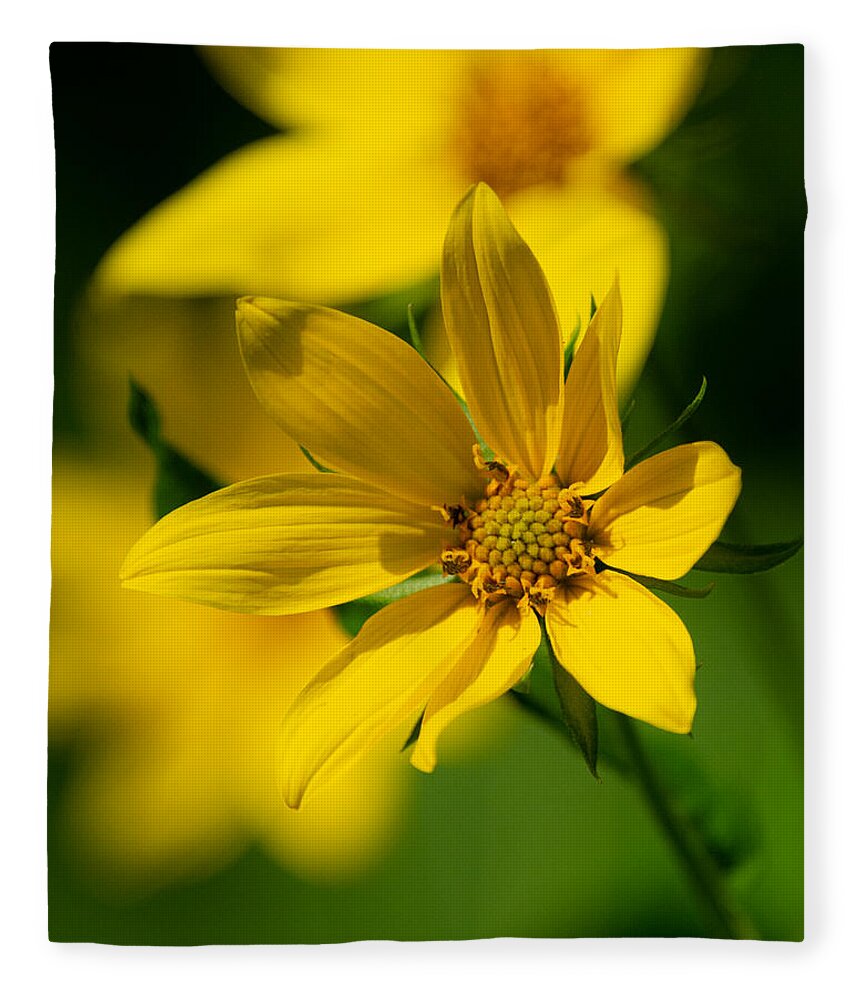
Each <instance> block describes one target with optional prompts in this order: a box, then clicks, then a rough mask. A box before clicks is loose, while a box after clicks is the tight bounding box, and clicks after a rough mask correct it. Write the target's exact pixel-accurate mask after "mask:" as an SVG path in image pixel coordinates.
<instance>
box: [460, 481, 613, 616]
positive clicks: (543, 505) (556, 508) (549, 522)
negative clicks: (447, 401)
mask: <svg viewBox="0 0 860 1000" xmlns="http://www.w3.org/2000/svg"><path fill="white" fill-rule="evenodd" d="M492 474H493V478H492V479H491V481H490V482H489V483H488V485H487V489H486V495H485V496H484V497H483V498H482V499H481V500H479V501H478V502H477V504H475V507H474V509H473V510H472V511H471V512H469V513H467V515H466V516H465V519H464V520H463V521H462V523H460V525H459V531H460V537H461V540H462V547H453V546H452V547H450V548H448V549H446V550H445V552H443V553H442V565H443V567H444V569H445V571H446V572H448V573H451V574H452V575H456V576H459V577H460V578H461V579H462V580H464V581H465V582H466V583H468V584H470V585H471V587H472V590H473V592H474V594H475V596H476V597H478V598H479V599H481V600H484V601H487V602H490V603H493V602H495V601H498V600H500V599H504V598H506V597H507V598H514V599H516V600H518V601H527V602H528V603H529V604H531V605H532V606H533V607H535V608H536V609H537V610H541V609H542V608H543V607H545V605H546V604H547V602H548V601H549V600H550V599H551V597H552V594H553V592H554V591H555V588H556V587H557V586H558V585H559V584H560V583H561V582H562V581H563V580H565V579H566V578H567V577H569V576H571V575H573V574H577V573H593V572H594V559H593V558H592V556H591V554H590V549H591V546H590V543H589V540H588V516H589V508H590V507H591V503H590V502H589V501H583V500H582V499H581V498H580V497H579V496H577V495H576V494H575V493H574V492H573V491H572V490H570V489H567V488H563V487H562V485H561V483H560V482H559V480H558V477H556V476H555V475H549V476H545V477H544V478H543V479H540V480H538V481H537V482H529V481H528V480H526V479H522V478H520V477H519V476H518V475H516V474H515V473H512V472H510V471H509V470H507V469H506V468H504V467H503V466H501V465H500V464H499V463H492Z"/></svg>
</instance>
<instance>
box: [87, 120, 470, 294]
mask: <svg viewBox="0 0 860 1000" xmlns="http://www.w3.org/2000/svg"><path fill="white" fill-rule="evenodd" d="M464 187H465V185H464V184H463V183H462V181H460V180H459V179H458V178H457V177H456V176H453V175H449V173H448V172H446V171H445V170H440V169H439V168H438V165H437V164H435V163H434V162H431V161H430V159H429V158H428V156H427V155H425V154H424V153H422V152H421V151H420V150H418V149H414V148H412V149H410V148H409V146H408V144H405V143H404V141H403V139H402V137H400V136H398V137H397V141H396V142H392V143H389V144H388V145H387V148H386V151H385V155H384V156H382V155H379V153H378V151H377V154H376V155H374V156H373V157H372V158H362V157H360V156H356V155H355V150H354V149H353V147H351V146H348V145H345V144H337V143H330V144H323V143H314V142H310V141H309V140H307V139H300V138H298V137H295V138H293V137H291V138H285V137H283V136H276V137H273V138H271V139H264V140H261V141H259V142H256V143H253V144H251V145H249V146H246V147H244V148H243V149H240V150H238V151H237V152H235V153H232V154H230V155H229V156H227V157H225V158H224V159H222V160H221V161H219V162H218V163H216V164H215V165H214V166H212V167H210V168H209V169H208V170H206V171H205V172H204V173H202V174H201V175H200V176H199V177H197V178H195V179H194V180H193V181H192V182H191V183H190V184H188V185H186V187H184V188H182V189H181V190H180V191H178V192H177V193H176V194H174V195H172V196H171V197H170V198H168V199H166V200H165V201H164V202H162V203H161V204H160V205H158V206H157V207H156V208H154V209H153V210H152V211H151V212H150V213H149V214H148V215H146V216H144V218H143V219H142V220H141V221H140V222H138V223H137V224H136V225H134V226H132V227H131V229H129V230H128V231H127V232H126V233H124V234H123V236H121V237H120V239H119V240H118V241H117V242H116V243H115V244H114V246H113V247H112V248H111V249H110V250H109V251H108V253H107V255H106V256H105V258H104V259H103V260H102V262H101V264H100V266H99V268H98V270H97V272H96V275H95V279H94V287H93V294H94V295H95V296H96V297H102V298H103V297H113V296H117V295H165V296H200V295H206V296H211V295H251V294H253V295H270V296H275V297H280V298H295V299H302V300H307V301H311V302H313V301H322V302H329V303H341V302H354V301H358V300H362V299H369V298H373V297H376V296H380V295H383V294H386V293H387V292H389V291H390V290H391V289H392V288H397V287H400V286H406V285H412V284H415V283H417V282H420V281H424V280H426V279H428V278H430V277H432V276H433V275H434V274H435V273H436V271H437V269H438V261H439V247H440V246H441V244H442V239H443V237H444V234H445V225H446V222H447V219H448V217H449V215H450V213H451V210H452V209H453V207H454V206H455V205H456V203H457V199H458V198H459V197H461V195H462V192H463V189H464Z"/></svg>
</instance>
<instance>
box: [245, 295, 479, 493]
mask: <svg viewBox="0 0 860 1000" xmlns="http://www.w3.org/2000/svg"><path fill="white" fill-rule="evenodd" d="M236 317H237V326H238V330H239V342H240V344H241V347H242V356H243V358H244V360H245V366H246V368H247V370H248V376H249V378H250V380H251V384H252V385H253V387H254V391H255V392H256V393H257V396H258V398H259V400H260V402H261V403H262V404H263V406H264V407H265V408H266V409H267V410H268V412H269V413H270V414H271V416H272V417H273V418H274V419H275V420H276V421H277V422H278V423H279V424H280V425H281V427H283V428H284V430H286V432H287V433H288V434H289V435H290V436H291V437H292V438H293V439H294V440H296V441H298V442H299V443H300V444H303V445H304V446H305V447H306V448H308V449H309V450H310V452H311V453H312V454H313V455H314V457H315V458H317V459H318V460H319V461H320V462H322V463H323V464H324V465H327V466H330V467H332V468H335V469H337V470H339V471H341V472H346V473H349V474H351V475H354V476H357V477H358V478H359V479H362V480H364V481H366V482H370V483H373V484H374V485H376V486H378V487H380V488H382V489H385V490H387V491H389V492H390V493H393V494H394V495H396V496H400V497H403V498H405V499H407V500H411V501H413V502H415V503H422V504H427V505H437V506H441V505H443V504H445V503H449V504H456V503H458V502H459V501H460V500H461V498H462V497H464V496H465V497H474V496H478V495H480V493H481V492H482V489H483V481H482V480H481V477H480V476H479V474H478V471H477V469H476V468H475V464H474V460H473V457H472V446H473V444H474V443H475V436H474V434H473V433H472V429H471V427H470V426H469V421H468V419H467V417H466V415H465V414H464V413H463V411H462V409H461V408H460V405H459V404H458V403H457V400H456V399H455V397H454V395H453V393H452V392H451V391H450V390H449V389H448V387H447V386H446V385H445V383H444V382H443V381H442V380H441V379H440V378H439V376H438V375H437V374H436V373H435V372H434V371H433V369H432V368H430V366H429V365H427V364H426V363H425V362H424V361H423V360H422V358H421V356H420V355H419V354H418V353H417V352H416V351H415V350H414V349H413V348H412V347H410V346H409V345H408V344H406V343H405V342H404V341H402V340H400V339H399V338H398V337H395V336H394V334H391V333H387V332H386V331H385V330H381V329H380V328H379V327H376V326H373V325H371V324H370V323H365V322H364V321H363V320H360V319H356V318H355V317H353V316H348V315H346V313H339V312H336V311H334V310H332V309H324V308H322V307H315V306H300V305H294V304H292V303H288V302H280V301H278V300H275V299H257V298H254V299H242V300H240V302H239V304H238V307H237V313H236Z"/></svg>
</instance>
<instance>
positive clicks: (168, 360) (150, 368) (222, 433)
mask: <svg viewBox="0 0 860 1000" xmlns="http://www.w3.org/2000/svg"><path fill="white" fill-rule="evenodd" d="M235 309H236V300H235V298H231V299H160V298H149V297H148V298H126V299H122V300H117V301H115V302H112V303H111V304H110V306H99V307H97V308H90V309H85V310H83V311H82V313H81V315H80V316H79V320H78V322H79V329H80V337H79V340H78V341H77V342H76V351H77V358H78V362H77V367H76V375H75V384H76V389H77V390H78V391H79V396H78V398H79V410H78V412H80V413H81V414H82V420H85V421H86V424H85V427H86V432H87V434H88V435H89V437H90V439H91V440H93V441H97V442H99V444H100V445H101V446H102V447H105V448H108V447H109V448H110V454H111V455H112V456H115V458H113V457H112V459H111V460H112V461H115V462H116V463H117V465H116V466H115V468H116V469H117V470H118V468H119V463H122V464H123V465H124V466H127V467H128V469H129V471H135V470H139V469H149V467H150V463H151V461H152V458H151V455H150V454H149V451H148V449H147V447H146V446H145V445H144V444H143V443H142V442H141V441H140V440H139V439H138V438H137V436H136V435H135V434H134V433H133V431H132V430H131V428H130V427H129V424H128V416H127V411H128V395H129V387H128V382H129V376H130V375H131V377H132V378H133V379H134V380H135V381H136V382H137V383H138V384H139V385H141V386H143V387H144V389H146V391H147V392H148V393H149V395H150V396H151V397H152V398H153V400H154V401H155V403H156V404H157V406H158V410H159V413H160V415H161V424H162V432H163V435H164V439H165V440H166V441H169V442H170V444H172V445H173V446H174V447H176V448H178V449H179V451H181V452H182V453H183V454H184V455H186V456H187V457H188V458H189V459H191V461H192V462H193V463H194V464H195V465H196V466H197V467H198V468H201V469H205V470H206V471H207V472H209V473H210V474H211V475H212V476H214V478H215V479H216V480H218V481H219V482H222V483H224V484H226V483H230V482H238V481H239V480H242V479H255V478H256V477H258V476H267V475H271V474H273V473H283V472H310V471H312V466H311V464H310V463H309V462H308V461H307V459H306V458H305V457H304V456H303V455H302V453H301V451H300V450H299V446H298V445H297V444H296V443H295V441H293V440H291V439H290V438H289V437H287V435H286V434H284V432H283V431H282V430H281V429H280V427H278V426H277V424H275V423H274V422H273V421H272V418H271V417H270V416H269V415H268V414H267V413H266V412H265V410H264V409H263V408H262V407H261V406H260V403H259V400H258V399H257V397H256V396H255V395H254V390H253V389H252V388H251V385H250V383H249V381H248V376H247V373H246V372H245V367H244V365H243V364H242V356H241V354H240V352H239V350H238V348H237V345H236V316H235ZM143 489H144V491H147V492H148V490H149V484H144V486H143Z"/></svg>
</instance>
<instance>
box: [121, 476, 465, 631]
mask: <svg viewBox="0 0 860 1000" xmlns="http://www.w3.org/2000/svg"><path fill="white" fill-rule="evenodd" d="M453 537H454V536H453V533H452V532H450V531H449V530H447V529H446V528H445V527H444V526H443V523H442V519H441V517H439V516H438V515H436V514H434V513H433V512H432V511H430V510H426V509H424V508H421V507H417V506H415V505H413V504H410V503H408V502H406V501H403V500H398V499H397V498H396V497H392V496H390V495H388V494H386V493H384V492H382V491H381V490H378V489H376V488H375V487H373V486H368V485H366V484H365V483H361V482H358V481H357V480H355V479H350V478H348V477H346V476H338V475H335V474H324V473H312V474H309V475H293V476H268V477H264V478H262V479H252V480H250V481H248V482H244V483H237V484H236V485H234V486H228V487H226V489H223V490H218V491H217V492H216V493H211V494H210V495H209V496H206V497H203V498H202V499H200V500H195V501H193V502H192V503H189V504H186V505H185V506H184V507H180V508H179V509H178V510H175V511H173V512H172V513H170V514H168V515H167V517H164V518H162V519H161V520H160V521H159V522H158V524H156V525H155V526H154V527H153V528H151V529H150V530H149V531H148V532H147V533H146V534H145V535H144V536H143V538H141V539H140V541H138V542H137V544H136V545H135V546H134V547H133V548H132V550H131V552H129V554H128V557H127V558H126V561H125V564H124V565H123V567H122V570H121V578H122V580H123V582H124V584H125V586H126V587H131V588H132V589H134V590H145V591H149V592H151V593H156V594H162V595H163V596H165V597H179V598H182V599H183V600H189V601H195V602H197V603H200V604H207V605H210V606H211V607H215V608H221V609H222V610H225V611H242V612H246V613H251V614H258V615H260V614H262V615H285V614H295V613H296V612H299V611H312V610H314V609H316V608H326V607H331V606H333V605H335V604H341V603H343V602H344V601H351V600H354V599H355V598H356V597H361V596H363V595H365V594H369V593H371V592H373V591H377V590H382V589H384V588H385V587H389V586H391V585H392V584H394V583H398V582H400V581H401V580H404V579H405V578H406V577H407V576H411V575H412V574H413V573H415V572H417V571H418V570H420V569H423V568H424V567H425V566H428V565H429V564H430V563H431V562H433V561H434V560H436V559H437V558H438V557H439V553H440V551H441V549H442V548H443V547H444V545H445V544H446V543H448V542H450V541H451V540H452V539H453Z"/></svg>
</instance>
